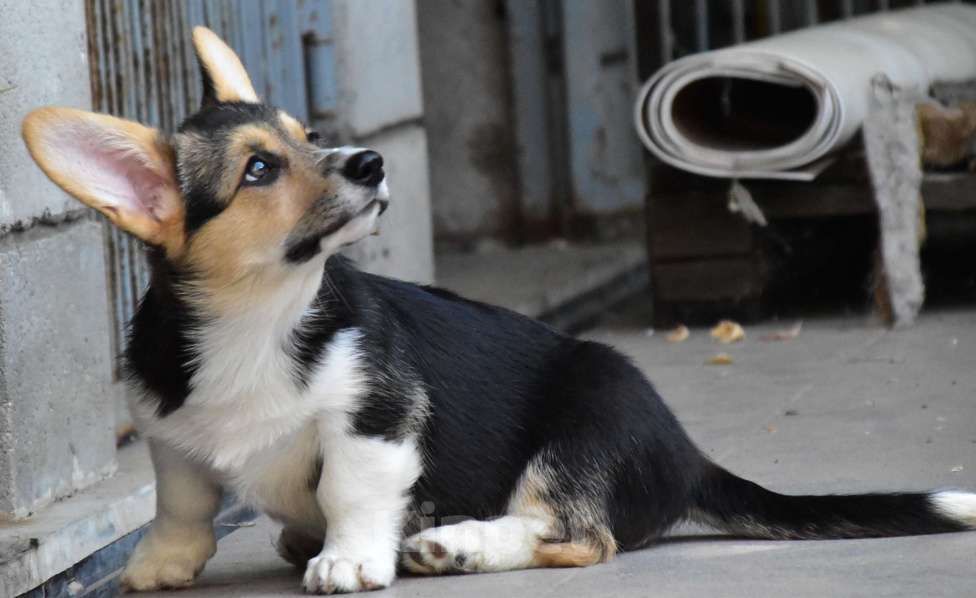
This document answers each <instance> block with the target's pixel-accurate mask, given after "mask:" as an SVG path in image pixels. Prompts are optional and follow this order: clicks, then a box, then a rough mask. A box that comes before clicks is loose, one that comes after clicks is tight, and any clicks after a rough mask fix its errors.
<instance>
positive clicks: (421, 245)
mask: <svg viewBox="0 0 976 598" xmlns="http://www.w3.org/2000/svg"><path fill="white" fill-rule="evenodd" d="M364 145H367V146H368V147H370V148H372V149H374V150H376V151H378V152H379V153H380V154H382V155H383V161H384V165H385V168H386V172H387V177H388V181H389V184H390V207H389V209H388V210H387V211H386V212H385V213H384V214H383V216H382V217H381V219H380V234H379V236H376V237H367V238H366V239H365V240H364V241H362V242H361V243H359V244H357V245H354V246H353V247H351V248H350V249H349V251H348V254H349V255H350V257H352V258H353V259H355V260H356V262H357V263H358V264H359V265H360V266H361V267H362V268H363V269H365V270H367V271H369V272H373V273H376V274H382V275H384V276H392V277H394V278H402V279H404V280H410V281H413V282H422V283H431V282H433V280H434V249H433V241H432V238H431V220H430V182H429V181H428V178H427V135H426V133H425V132H424V130H423V129H422V128H421V127H419V126H409V127H398V128H397V129H395V130H391V131H386V132H384V133H381V134H380V135H377V136H375V137H372V138H370V139H368V140H366V141H364Z"/></svg>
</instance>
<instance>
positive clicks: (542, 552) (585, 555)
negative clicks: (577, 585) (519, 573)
mask: <svg viewBox="0 0 976 598" xmlns="http://www.w3.org/2000/svg"><path fill="white" fill-rule="evenodd" d="M612 556H613V555H609V556H605V555H604V551H603V550H602V549H601V548H597V547H594V546H589V545H587V544H579V543H575V542H561V543H557V544H545V543H543V544H540V545H539V546H538V547H537V548H536V549H535V553H534V554H533V557H532V566H533V567H589V566H590V565H596V564H597V563H602V562H604V561H607V560H609V559H610V558H612Z"/></svg>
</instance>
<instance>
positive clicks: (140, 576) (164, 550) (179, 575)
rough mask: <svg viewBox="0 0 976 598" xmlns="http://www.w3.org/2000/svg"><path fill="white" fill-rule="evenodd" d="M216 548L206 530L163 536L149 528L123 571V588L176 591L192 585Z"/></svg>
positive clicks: (128, 590) (213, 540)
mask: <svg viewBox="0 0 976 598" xmlns="http://www.w3.org/2000/svg"><path fill="white" fill-rule="evenodd" d="M216 551H217V541H216V539H215V538H214V537H213V534H212V533H209V532H200V533H198V534H179V537H175V536H171V537H170V538H168V539H163V538H161V537H160V536H159V535H158V534H153V531H152V530H150V531H149V533H148V534H146V537H145V538H143V539H142V541H141V542H139V545H138V546H137V547H136V550H135V553H133V555H132V558H130V559H129V564H128V565H126V567H125V571H123V572H122V581H121V586H122V590H123V591H125V592H144V591H149V590H175V589H179V588H185V587H188V586H190V585H193V580H194V579H195V578H196V576H197V575H199V574H200V572H201V571H203V566H204V565H205V564H206V563H207V560H208V559H209V558H210V557H212V556H213V555H214V553H215V552H216Z"/></svg>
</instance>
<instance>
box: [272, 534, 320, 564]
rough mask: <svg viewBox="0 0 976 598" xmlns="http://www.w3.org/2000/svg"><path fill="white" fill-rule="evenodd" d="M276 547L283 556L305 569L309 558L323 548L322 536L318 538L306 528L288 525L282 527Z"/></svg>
mask: <svg viewBox="0 0 976 598" xmlns="http://www.w3.org/2000/svg"><path fill="white" fill-rule="evenodd" d="M275 548H276V549H277V550H278V555H279V556H281V558H283V559H285V560H286V561H288V562H289V563H291V564H292V565H294V566H295V567H298V568H299V569H304V568H305V567H306V566H307V565H308V561H309V559H311V558H312V557H314V556H315V555H317V554H318V553H319V551H320V550H322V536H318V537H317V538H316V537H315V536H313V535H310V534H309V533H308V532H307V531H306V530H303V529H300V528H297V527H289V526H287V525H286V526H285V527H283V528H281V534H280V535H279V536H278V542H277V543H276V544H275Z"/></svg>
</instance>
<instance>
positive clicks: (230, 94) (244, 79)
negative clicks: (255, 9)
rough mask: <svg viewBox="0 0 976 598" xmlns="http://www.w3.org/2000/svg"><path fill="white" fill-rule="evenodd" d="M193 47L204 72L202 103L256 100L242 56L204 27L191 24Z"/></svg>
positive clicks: (253, 102) (256, 95)
mask: <svg viewBox="0 0 976 598" xmlns="http://www.w3.org/2000/svg"><path fill="white" fill-rule="evenodd" d="M193 48H194V49H195V50H196V52H197V60H199V61H200V73H201V74H202V75H203V105H204V106H208V105H211V104H216V103H218V102H247V103H250V104H256V103H257V102H258V94H257V92H256V91H254V85H252V84H251V78H250V77H248V76H247V71H246V70H245V69H244V65H243V64H242V63H241V59H240V58H238V56H237V54H235V53H234V51H233V50H231V48H230V46H228V45H227V44H226V43H225V42H224V40H222V39H220V37H218V36H217V34H216V33H214V32H213V31H211V30H209V29H207V28H206V27H199V26H198V27H194V28H193Z"/></svg>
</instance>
